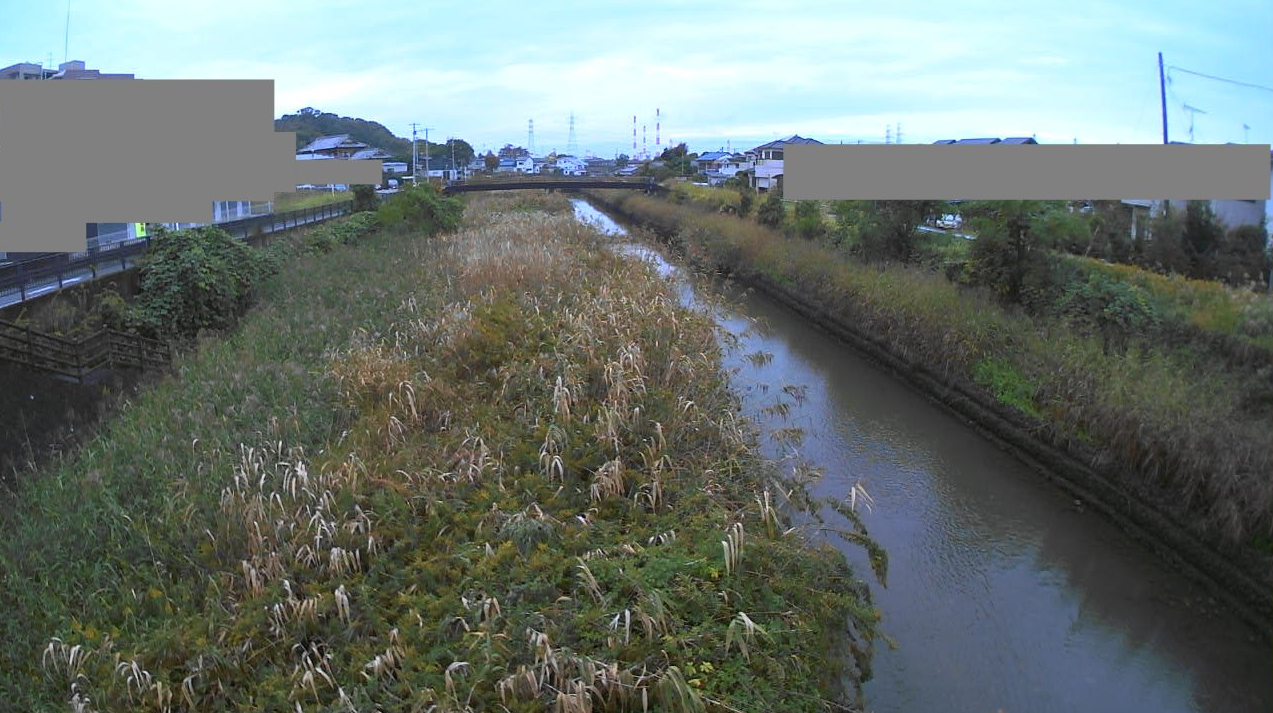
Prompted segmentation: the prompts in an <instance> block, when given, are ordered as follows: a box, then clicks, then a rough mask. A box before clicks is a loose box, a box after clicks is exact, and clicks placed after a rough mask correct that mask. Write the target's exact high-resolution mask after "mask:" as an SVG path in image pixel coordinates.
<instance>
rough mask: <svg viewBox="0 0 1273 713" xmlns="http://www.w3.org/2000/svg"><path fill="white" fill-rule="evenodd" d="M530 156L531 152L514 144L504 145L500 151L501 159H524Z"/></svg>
mask: <svg viewBox="0 0 1273 713" xmlns="http://www.w3.org/2000/svg"><path fill="white" fill-rule="evenodd" d="M529 155H530V151H528V150H526V149H524V148H522V147H521V146H514V145H512V144H504V147H503V148H501V149H500V150H499V157H500V158H524V157H526V156H529Z"/></svg>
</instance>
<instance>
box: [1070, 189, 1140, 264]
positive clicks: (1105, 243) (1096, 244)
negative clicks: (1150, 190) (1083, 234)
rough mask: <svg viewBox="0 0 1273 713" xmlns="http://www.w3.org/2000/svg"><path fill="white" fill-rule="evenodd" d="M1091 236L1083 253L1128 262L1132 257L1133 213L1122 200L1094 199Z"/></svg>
mask: <svg viewBox="0 0 1273 713" xmlns="http://www.w3.org/2000/svg"><path fill="white" fill-rule="evenodd" d="M1091 205H1092V217H1091V237H1090V239H1089V240H1088V243H1087V245H1086V247H1085V248H1084V249H1083V252H1082V254H1083V255H1087V256H1089V257H1094V258H1101V259H1104V260H1112V261H1114V262H1128V261H1129V260H1131V257H1132V250H1133V247H1134V245H1133V239H1132V213H1131V210H1130V209H1128V207H1127V206H1125V205H1123V203H1122V201H1092V202H1091Z"/></svg>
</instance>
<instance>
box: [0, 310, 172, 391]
mask: <svg viewBox="0 0 1273 713" xmlns="http://www.w3.org/2000/svg"><path fill="white" fill-rule="evenodd" d="M0 361H8V362H12V363H14V364H20V365H23V366H27V367H30V368H32V369H38V370H40V371H44V372H48V373H50V374H55V375H57V376H62V377H66V378H71V379H75V380H76V381H78V382H80V383H83V382H84V381H85V380H86V379H87V378H88V377H89V376H91V375H92V374H93V373H94V372H96V371H97V370H99V369H105V368H118V367H121V366H124V367H133V368H136V369H143V370H144V369H156V368H163V367H166V366H168V365H169V364H171V363H172V348H171V347H170V346H169V345H167V344H165V343H163V342H160V341H156V340H154V339H147V338H146V337H141V336H138V335H136V334H129V333H127V332H120V331H117V330H114V329H103V330H101V331H98V332H95V333H93V334H90V335H88V336H87V337H84V338H82V339H77V340H73V339H66V338H63V337H57V336H54V335H52V334H46V333H44V332H41V331H38V330H35V329H32V328H31V327H27V326H22V325H18V324H14V323H12V322H4V321H0Z"/></svg>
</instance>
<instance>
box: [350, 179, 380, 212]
mask: <svg viewBox="0 0 1273 713" xmlns="http://www.w3.org/2000/svg"><path fill="white" fill-rule="evenodd" d="M379 207H380V199H379V198H377V197H376V187H375V186H371V185H359V186H354V212H355V213H361V212H362V211H373V210H375V209H376V208H379Z"/></svg>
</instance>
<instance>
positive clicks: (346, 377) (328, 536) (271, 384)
mask: <svg viewBox="0 0 1273 713" xmlns="http://www.w3.org/2000/svg"><path fill="white" fill-rule="evenodd" d="M492 204H493V205H496V206H498V205H500V204H499V203H498V201H492ZM472 212H475V213H477V215H475V216H473V217H472V218H470V219H469V227H468V228H467V229H464V230H462V231H461V232H459V233H457V234H453V235H446V236H441V237H434V238H432V239H421V237H422V235H421V234H420V233H418V232H413V231H408V230H392V229H389V230H381V231H379V232H378V233H376V234H373V235H371V236H369V237H368V238H367V239H366V240H365V241H363V243H362V244H360V245H357V246H354V247H350V248H346V247H337V248H335V249H334V250H333V251H332V254H330V255H324V254H314V255H310V256H306V257H304V258H302V259H300V260H299V261H298V262H297V264H296V266H295V270H293V271H289V272H288V273H285V274H280V275H278V276H276V277H274V278H271V279H270V280H267V281H266V283H265V284H264V285H263V287H262V299H261V306H260V307H259V308H258V309H255V310H253V311H252V312H250V313H249V314H248V315H247V317H246V318H245V320H244V322H243V324H242V327H241V329H240V331H239V332H238V333H237V334H236V335H235V336H234V337H232V338H230V339H227V340H225V341H224V342H220V343H217V344H213V345H209V347H208V348H207V349H205V350H202V351H200V352H199V353H198V354H197V355H193V356H191V357H190V358H189V360H188V361H185V362H184V363H183V364H182V365H181V367H180V369H181V372H182V377H183V378H181V379H174V380H169V381H167V382H165V383H163V384H161V385H160V386H159V387H157V388H156V389H155V390H153V391H151V392H148V393H147V394H145V395H144V396H143V397H142V398H141V399H139V401H138V402H137V404H136V405H135V406H134V407H132V408H130V409H126V410H125V412H124V413H123V414H121V415H120V417H119V419H118V420H117V422H116V424H115V426H114V427H113V428H112V429H111V431H110V432H109V433H108V434H105V435H104V436H102V437H100V438H98V439H96V440H95V441H94V442H93V443H92V444H90V445H89V447H88V448H87V449H86V450H85V452H83V453H82V454H80V456H78V457H77V458H76V459H75V460H74V461H71V462H68V463H66V464H64V465H63V466H62V467H61V468H60V469H59V471H58V472H57V473H56V474H55V475H56V477H49V478H39V479H32V481H31V484H30V485H29V486H28V488H27V489H26V491H25V492H23V493H21V494H20V495H19V499H18V500H17V501H16V502H19V503H23V505H24V506H23V507H22V508H20V509H15V510H13V511H11V512H8V513H7V514H6V516H5V517H6V520H7V522H5V530H6V534H7V536H8V537H7V538H6V540H5V541H4V542H3V544H2V545H0V555H2V556H3V560H0V565H2V567H0V574H2V575H3V579H4V581H5V586H6V591H8V592H12V593H13V601H12V603H11V604H6V609H7V610H6V611H5V614H6V616H4V617H2V618H0V642H2V643H0V656H3V659H2V660H0V693H3V694H4V695H5V700H7V701H14V702H16V704H18V705H22V706H23V707H25V708H27V709H49V708H52V707H55V706H61V705H66V704H67V701H70V702H71V704H72V705H75V706H80V708H81V709H93V710H124V709H127V710H154V711H160V710H166V709H189V710H296V709H300V710H372V709H380V710H418V711H426V710H496V709H501V710H510V711H529V710H547V709H553V710H561V711H585V710H616V711H618V710H625V711H636V710H646V709H652V710H653V709H663V710H828V709H830V708H831V707H832V705H831V704H830V703H829V701H828V698H832V697H834V696H835V694H836V687H837V683H838V682H840V681H841V680H842V679H844V678H847V679H848V680H849V681H850V683H854V684H855V683H857V682H859V681H860V680H861V678H863V677H865V676H866V675H867V674H868V672H869V663H870V652H871V642H872V640H873V637H874V628H875V623H876V621H877V619H878V616H879V615H878V613H877V612H876V610H875V609H874V608H873V607H872V606H871V605H870V602H869V597H868V595H867V591H866V588H865V584H864V583H863V582H861V581H860V580H859V579H858V578H857V577H855V576H854V574H853V572H852V571H850V569H849V568H848V565H847V564H846V563H845V561H844V559H843V556H842V555H841V554H839V553H838V552H835V551H833V550H830V549H829V548H813V547H812V546H809V545H807V539H808V538H805V537H804V536H802V531H800V530H795V531H790V530H788V529H787V526H786V523H785V522H784V521H783V519H782V516H781V515H780V514H779V508H781V507H782V503H781V500H782V498H781V496H782V494H783V493H786V492H788V491H787V490H786V488H788V487H790V486H788V485H786V484H785V483H783V482H781V481H780V479H779V478H778V477H777V474H776V473H775V472H774V471H773V470H772V468H771V467H770V466H769V465H767V464H766V463H765V462H764V461H762V460H761V459H760V458H759V457H758V456H756V455H755V454H754V439H753V437H752V435H751V434H750V433H749V431H748V429H747V427H746V425H745V424H744V423H742V422H741V421H740V420H739V419H738V418H737V417H736V413H737V408H738V405H737V402H736V399H735V397H734V396H733V395H731V394H730V392H729V391H728V390H727V388H726V384H727V380H726V378H725V376H724V374H723V373H722V372H721V368H720V363H719V354H718V351H717V347H716V342H715V338H714V334H713V332H712V324H711V322H710V320H709V319H708V318H707V317H705V316H702V315H697V314H693V313H690V312H687V311H685V310H683V309H682V308H681V307H679V306H678V305H677V302H676V300H675V298H674V297H673V296H671V295H669V294H668V293H667V291H666V289H667V288H666V286H665V285H664V283H662V282H661V281H660V280H659V279H658V278H657V277H656V276H655V275H654V274H653V273H651V272H649V271H648V270H646V269H644V268H641V267H639V266H637V265H635V264H634V263H633V262H631V261H625V260H622V259H620V258H618V257H615V256H613V255H610V254H608V253H607V252H606V251H605V250H604V249H602V248H601V247H600V245H599V243H598V236H597V235H596V234H595V233H594V232H592V231H591V230H590V229H588V228H586V227H584V226H581V225H578V224H577V223H576V222H575V221H573V219H571V218H570V217H567V216H559V217H555V218H551V217H548V216H546V215H543V214H534V213H527V212H524V211H513V210H506V211H502V214H501V215H494V216H493V215H492V214H491V213H489V212H487V211H486V210H485V209H481V208H478V209H474V210H473V211H472ZM170 411H171V412H174V413H177V414H185V417H181V418H173V417H171V416H170ZM848 515H849V517H850V521H852V519H853V518H852V513H851V511H849V513H848ZM845 535H846V536H848V537H850V538H857V539H858V540H859V541H864V542H869V540H866V538H865V535H864V533H863V532H861V530H860V529H859V530H857V531H851V532H846V533H845ZM875 555H876V556H875V557H874V561H875V562H876V564H877V565H878V567H879V573H878V574H879V575H880V576H881V577H882V576H883V574H884V572H883V567H884V560H883V557H882V555H881V554H880V553H878V552H876V553H875ZM46 579H48V580H49V581H46ZM846 630H847V632H848V633H847V634H846ZM848 697H849V698H856V697H857V696H856V695H854V693H853V691H852V686H850V690H849V691H848Z"/></svg>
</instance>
